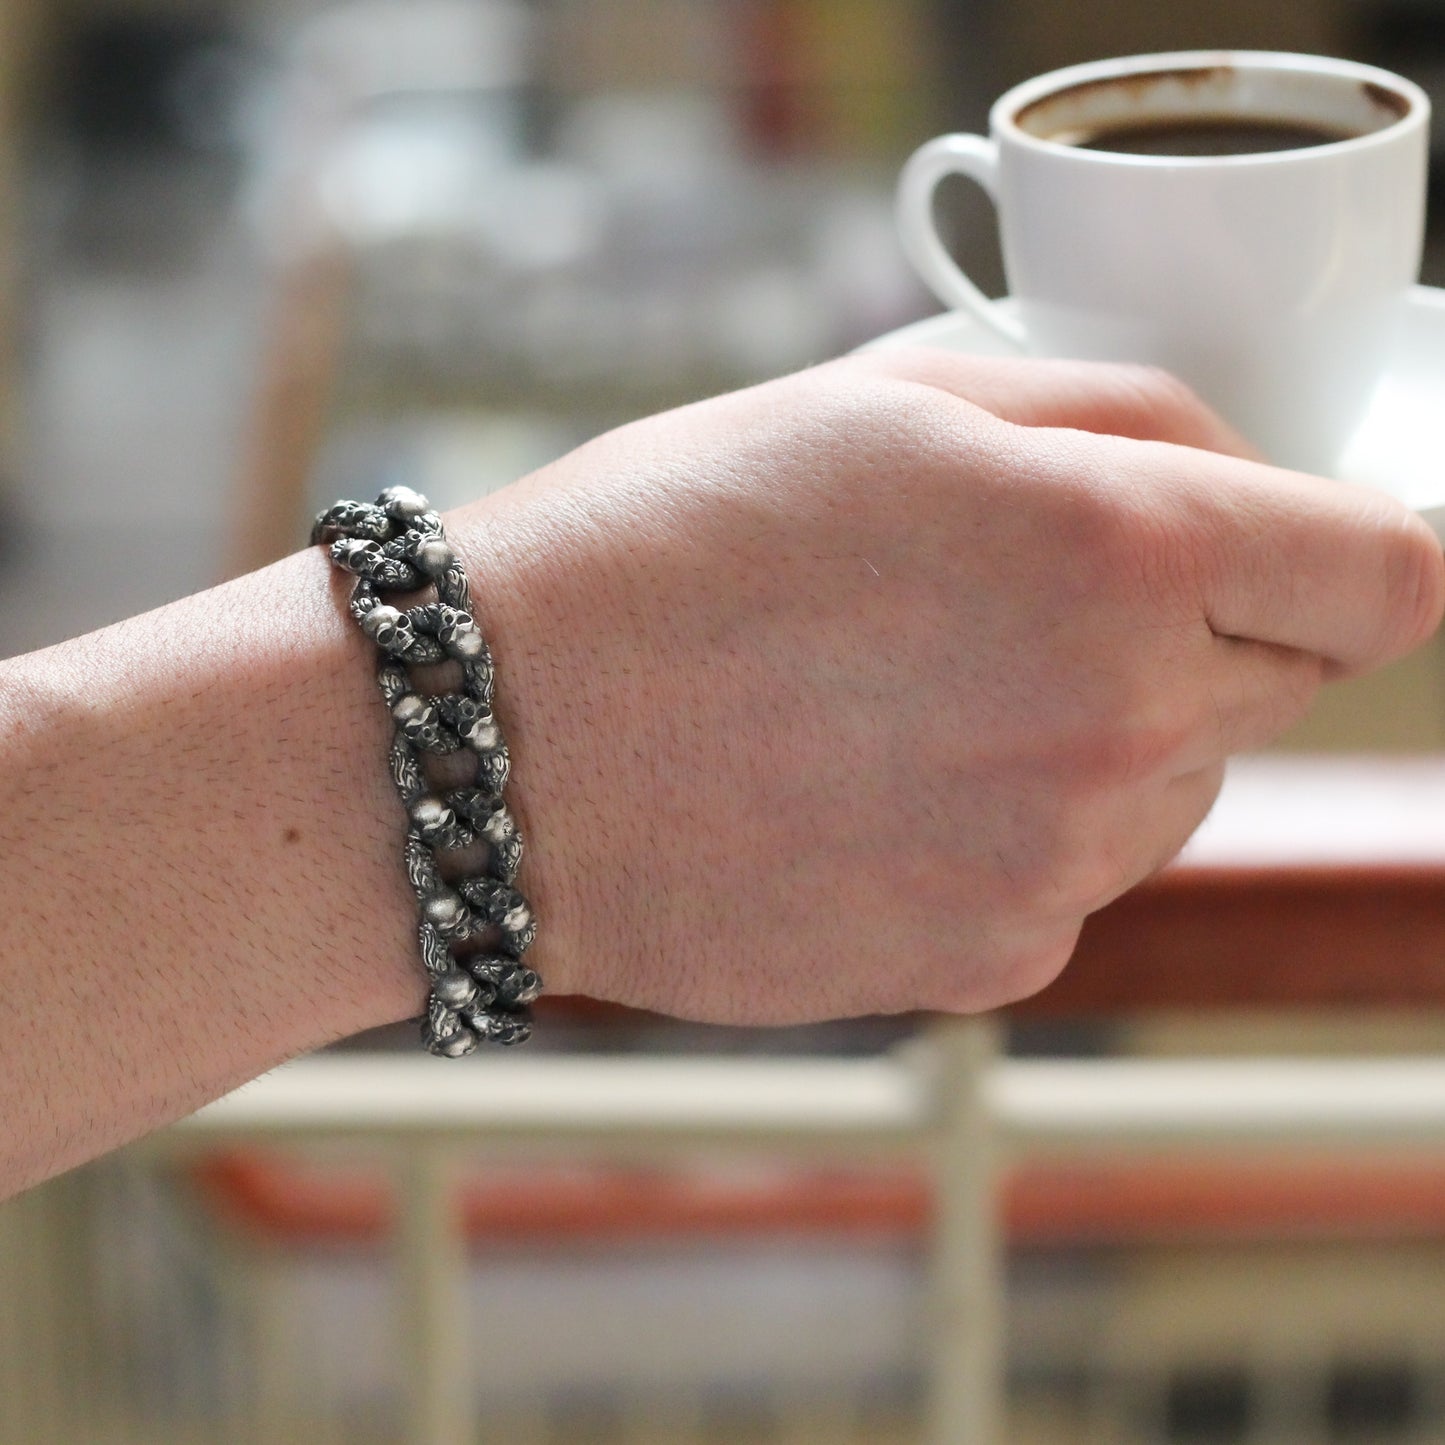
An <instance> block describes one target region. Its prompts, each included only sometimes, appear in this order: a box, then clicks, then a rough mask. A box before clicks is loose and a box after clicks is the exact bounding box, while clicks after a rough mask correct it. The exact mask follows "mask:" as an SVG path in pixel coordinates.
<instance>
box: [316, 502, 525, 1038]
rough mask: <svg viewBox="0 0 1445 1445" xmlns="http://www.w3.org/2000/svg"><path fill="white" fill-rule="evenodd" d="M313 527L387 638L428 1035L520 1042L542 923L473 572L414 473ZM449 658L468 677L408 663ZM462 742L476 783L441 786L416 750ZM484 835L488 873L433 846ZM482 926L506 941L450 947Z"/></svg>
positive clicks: (363, 617) (444, 749)
mask: <svg viewBox="0 0 1445 1445" xmlns="http://www.w3.org/2000/svg"><path fill="white" fill-rule="evenodd" d="M311 540H312V542H313V543H318V544H325V545H326V546H327V548H328V551H329V553H330V556H331V559H332V561H333V562H334V563H335V564H336V565H337V566H338V567H340V568H342V569H343V570H345V571H347V572H350V573H352V574H353V575H354V576H355V578H356V582H355V585H354V586H353V587H352V590H351V597H350V600H349V602H348V604H347V610H348V612H349V613H350V615H351V617H352V618H353V619H354V620H355V622H356V623H357V625H358V626H359V627H360V628H361V629H362V631H363V632H364V633H365V634H366V636H368V637H370V638H371V639H372V641H373V642H375V643H376V645H377V647H378V648H379V649H380V651H381V662H380V666H379V667H378V669H377V675H376V677H377V684H378V687H379V690H380V692H381V694H382V697H383V699H384V700H385V702H386V706H387V709H388V711H389V712H390V713H391V716H392V721H393V724H394V732H393V736H392V744H391V749H390V753H389V757H388V762H389V767H390V771H391V777H392V782H393V783H394V784H395V785H396V789H397V792H398V794H399V795H400V797H401V800H402V803H403V804H404V806H405V807H406V809H407V813H408V825H409V826H408V831H407V836H406V842H405V844H404V846H403V859H404V861H405V865H406V875H407V880H408V882H409V883H410V884H411V887H412V890H413V892H414V893H415V894H416V897H417V904H418V909H419V912H420V915H421V916H420V919H419V922H418V927H417V942H418V949H419V952H420V955H421V960H422V964H423V966H424V968H425V969H426V973H427V977H428V980H429V982H430V985H431V988H430V993H429V996H428V1000H427V1007H426V1012H425V1015H424V1017H423V1019H422V1042H423V1044H424V1046H425V1047H426V1048H427V1049H429V1050H430V1051H431V1052H432V1053H434V1054H439V1055H441V1056H443V1057H445V1058H460V1057H461V1056H463V1055H464V1054H469V1053H471V1052H472V1051H473V1050H474V1049H475V1048H476V1047H477V1045H478V1044H479V1043H482V1042H489V1043H497V1044H514V1043H521V1042H522V1041H523V1040H524V1039H526V1038H527V1036H528V1035H529V1034H530V1033H531V1022H530V1019H529V1017H528V1013H527V1006H528V1005H529V1004H530V1003H532V1002H533V1000H535V999H536V997H537V995H538V994H539V993H540V991H541V986H542V985H541V980H540V979H539V978H538V977H537V974H536V973H535V971H534V970H532V969H531V968H528V967H526V966H525V965H524V964H522V963H520V962H519V961H518V960H519V959H520V958H521V956H522V954H523V952H524V951H525V950H526V949H527V948H528V947H529V946H530V944H531V942H532V939H533V938H534V937H535V935H536V931H537V925H536V921H535V920H534V918H533V917H532V911H531V908H530V906H529V905H528V903H527V901H526V899H525V898H524V897H523V896H522V894H520V893H519V892H518V891H517V890H516V888H515V887H513V886H512V885H513V882H514V880H515V878H516V874H517V869H518V867H519V866H520V863H521V859H522V837H521V834H520V832H519V831H518V829H517V826H516V823H515V821H514V820H513V819H512V816H511V814H510V813H509V812H508V811H507V809H506V807H505V806H504V804H503V803H502V801H501V794H502V791H503V789H504V788H505V786H506V782H507V776H508V772H509V769H510V760H509V758H508V754H507V748H506V743H505V741H504V740H503V737H502V732H501V729H500V728H499V726H498V725H497V721H496V719H495V718H494V717H493V716H492V711H491V703H492V685H493V673H492V658H491V653H490V652H489V650H488V648H487V644H486V640H485V638H484V637H483V636H482V633H481V629H480V628H478V626H477V624H476V620H475V618H474V617H473V616H472V612H471V592H470V589H469V587H468V584H467V577H466V573H465V572H464V571H463V569H462V566H461V564H460V562H458V561H457V559H456V556H455V554H454V553H453V552H452V549H451V547H450V545H449V544H448V543H447V541H446V536H445V531H444V529H443V527H442V521H441V518H440V517H439V516H438V515H437V514H436V513H435V512H434V511H432V509H431V504H430V503H429V502H428V501H427V499H426V498H425V497H423V496H422V495H421V494H420V493H419V492H415V491H413V490H412V489H411V488H410V487H388V488H387V489H386V490H385V491H384V492H382V493H381V495H380V496H379V497H378V498H377V499H376V501H375V502H374V503H369V502H345V501H343V502H337V503H336V504H335V505H334V506H331V507H328V508H327V509H326V510H325V511H324V512H322V513H320V514H319V515H318V516H317V518H316V523H315V525H314V527H313V528H312V532H311ZM433 584H435V590H436V600H435V601H432V602H423V603H422V604H420V605H412V606H410V607H398V606H395V605H393V604H392V603H390V602H387V601H384V600H383V599H382V596H381V594H382V593H383V592H396V593H402V594H405V593H416V592H418V591H420V590H421V589H422V588H426V587H430V586H432V585H433ZM405 600H410V599H405ZM448 660H451V661H453V662H457V663H460V664H461V675H462V685H461V689H460V691H458V692H449V693H446V694H444V695H442V696H437V697H432V696H427V695H424V694H421V693H418V692H417V691H416V689H415V687H414V685H413V684H412V682H411V680H410V677H409V675H408V671H407V669H408V668H409V667H417V666H423V665H427V664H433V663H439V662H445V661H448ZM432 685H433V686H435V684H434V683H433V684H432ZM459 749H465V755H470V756H471V757H472V758H474V759H475V768H476V774H475V777H474V779H473V781H472V783H471V785H470V786H466V787H455V788H452V789H451V790H449V791H447V792H445V793H443V794H440V795H439V794H438V793H437V792H436V791H435V789H434V788H433V786H432V785H431V784H429V783H428V781H427V775H426V771H425V769H424V768H423V766H422V761H421V754H423V753H433V754H446V753H455V752H457V751H458V750H459ZM479 840H480V841H482V842H484V843H485V844H486V845H487V849H488V852H489V855H490V859H489V864H488V870H487V873H486V874H485V875H481V876H475V877H470V878H459V879H456V880H455V881H454V882H450V883H449V882H447V881H445V879H444V875H443V873H442V871H441V868H440V867H439V866H438V862H437V856H436V855H437V852H438V850H445V849H458V848H466V847H469V846H471V845H473V844H475V843H477V842H478V841H479ZM479 936H486V937H487V938H489V939H490V940H491V945H490V946H491V947H492V948H493V949H494V950H500V952H493V953H488V954H471V955H458V954H456V953H454V952H453V949H454V947H455V946H456V945H457V944H458V943H462V942H464V941H465V940H467V939H470V938H475V937H479Z"/></svg>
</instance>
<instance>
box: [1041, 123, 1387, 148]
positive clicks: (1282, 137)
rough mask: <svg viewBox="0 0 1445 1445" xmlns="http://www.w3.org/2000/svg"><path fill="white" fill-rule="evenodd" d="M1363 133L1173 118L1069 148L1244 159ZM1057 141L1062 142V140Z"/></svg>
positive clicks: (1080, 139) (1105, 132)
mask: <svg viewBox="0 0 1445 1445" xmlns="http://www.w3.org/2000/svg"><path fill="white" fill-rule="evenodd" d="M1359 134H1361V132H1359V131H1348V130H1337V129H1334V128H1333V127H1330V126H1323V125H1305V124H1302V123H1301V122H1299V121H1293V120H1273V119H1271V118H1269V117H1268V116H1231V115H1220V116H1210V115H1203V116H1175V117H1172V118H1170V119H1167V120H1165V119H1153V120H1141V121H1131V122H1130V123H1128V124H1126V125H1111V126H1107V127H1101V128H1100V129H1099V130H1098V131H1096V132H1094V133H1093V134H1087V133H1085V134H1084V135H1082V136H1080V135H1079V134H1077V133H1075V134H1074V135H1070V136H1069V137H1068V138H1067V139H1068V143H1069V144H1071V145H1077V146H1081V147H1083V149H1085V150H1091V151H1114V152H1117V153H1119V154H1121V155H1134V156H1246V155H1258V154H1260V153H1262V152H1265V151H1293V150H1303V149H1305V148H1306V147H1308V146H1321V145H1328V144H1329V143H1330V142H1331V141H1339V140H1350V139H1351V138H1353V137H1354V136H1356V135H1359ZM1059 139H1064V138H1063V137H1059Z"/></svg>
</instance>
